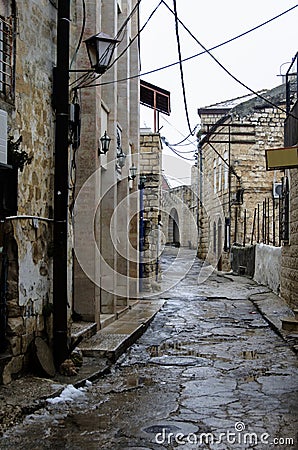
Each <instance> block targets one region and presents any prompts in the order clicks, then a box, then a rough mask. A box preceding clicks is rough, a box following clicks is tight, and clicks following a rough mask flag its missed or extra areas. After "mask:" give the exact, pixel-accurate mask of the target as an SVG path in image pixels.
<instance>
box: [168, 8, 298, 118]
mask: <svg viewBox="0 0 298 450" xmlns="http://www.w3.org/2000/svg"><path fill="white" fill-rule="evenodd" d="M162 2H163V4H164V5H165V6H166V7H167V8H168V9H169V10H170V11H171V13H172V14H174V15H175V11H173V10H172V9H171V8H170V6H169V5H168V4H167V3H166V2H165V1H164V0H162ZM178 20H179V23H180V24H181V25H182V26H183V28H184V29H185V30H186V31H187V32H188V33H189V34H190V36H191V37H192V38H193V39H194V40H195V41H196V42H197V43H198V44H199V45H200V46H201V47H202V48H203V49H204V51H205V52H206V53H208V55H209V56H210V57H211V58H212V59H213V60H214V61H215V62H216V63H217V64H218V65H219V66H220V67H221V68H222V69H223V70H224V71H225V72H226V73H227V74H228V75H229V76H230V77H231V78H233V80H235V81H236V82H237V83H239V84H240V85H241V86H243V87H244V88H245V89H247V90H248V91H250V92H251V93H252V94H254V95H256V96H257V97H259V98H260V99H261V100H263V101H265V102H266V103H268V104H269V105H271V106H273V107H274V108H276V109H278V110H280V111H282V112H283V113H286V111H285V109H283V108H281V107H280V106H278V105H276V104H275V103H273V102H271V100H269V99H268V98H266V97H264V96H263V95H261V94H259V93H258V92H257V91H255V90H254V89H251V88H250V87H249V86H247V84H245V83H243V82H242V81H241V80H239V78H237V77H236V76H235V75H233V74H232V73H231V72H230V71H229V70H228V69H227V68H226V67H225V66H224V65H223V64H222V63H221V62H220V61H219V60H218V59H217V58H216V57H215V56H214V55H213V54H212V53H211V51H210V50H208V49H207V48H206V47H205V46H204V45H203V44H202V43H201V42H200V41H199V40H198V38H197V37H196V36H195V35H194V34H193V33H192V32H191V31H190V29H189V28H188V27H187V26H186V25H184V23H183V22H182V21H181V20H180V19H179V18H178ZM289 115H291V116H292V117H294V118H295V119H298V117H296V116H294V115H293V114H291V113H290V114H289Z"/></svg>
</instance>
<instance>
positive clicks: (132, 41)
mask: <svg viewBox="0 0 298 450" xmlns="http://www.w3.org/2000/svg"><path fill="white" fill-rule="evenodd" d="M161 4H162V0H160V2H159V3H158V5H157V6H156V7H155V9H154V10H153V11H152V12H151V14H150V15H149V17H148V19H147V20H146V22H145V23H144V25H143V26H142V28H140V29H139V30H138V32H137V34H136V35H135V36H134V37H133V38H132V39H131V40H130V42H129V44H128V45H127V47H126V48H125V49H124V50H123V51H122V52H121V53H120V55H118V56H117V58H115V59H114V61H113V62H112V63H111V64H110V65H109V66H108V68H107V70H109V69H110V68H111V67H113V65H114V64H115V63H116V62H117V61H118V60H119V59H120V58H121V57H122V56H123V55H124V53H125V52H126V51H127V50H128V49H129V47H130V46H131V45H132V44H133V43H134V41H135V40H136V39H137V38H139V36H140V34H141V32H142V31H143V30H144V28H145V27H146V26H147V25H148V23H149V21H150V20H151V18H152V16H153V15H154V14H155V13H156V11H157V10H158V8H159V7H160V5H161Z"/></svg>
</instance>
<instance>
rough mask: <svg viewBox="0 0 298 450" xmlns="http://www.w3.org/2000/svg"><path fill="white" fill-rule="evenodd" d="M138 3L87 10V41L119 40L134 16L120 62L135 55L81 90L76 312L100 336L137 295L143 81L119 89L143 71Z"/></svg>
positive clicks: (93, 6)
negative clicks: (122, 159) (102, 144)
mask: <svg viewBox="0 0 298 450" xmlns="http://www.w3.org/2000/svg"><path fill="white" fill-rule="evenodd" d="M136 3H137V2H136V1H135V0H126V1H122V2H121V4H120V3H119V2H117V1H100V0H98V1H95V2H91V1H90V2H87V3H86V7H87V17H88V25H87V27H86V30H85V35H86V37H87V36H91V35H94V34H95V33H96V32H98V30H101V31H103V32H104V33H107V34H109V35H110V36H117V35H118V34H119V30H120V29H121V27H122V25H123V23H124V22H125V19H126V18H127V17H128V16H129V15H130V14H131V12H132V11H133V10H134V11H135V13H134V14H132V16H131V20H130V21H129V22H128V24H127V25H126V26H125V27H124V29H123V30H122V34H123V39H122V41H121V43H120V44H119V46H118V47H117V48H116V50H115V54H114V56H115V58H116V59H117V55H120V54H122V52H123V51H124V50H126V49H127V47H128V46H129V50H128V51H124V52H123V55H122V56H121V58H119V60H117V62H116V63H115V64H114V65H112V67H111V68H110V69H109V70H108V71H107V72H106V73H105V74H104V75H103V76H102V77H101V78H100V79H99V82H100V83H103V84H104V85H103V86H100V85H99V86H93V87H88V88H86V89H84V88H83V89H81V88H80V95H81V100H82V108H83V111H84V115H83V116H82V131H81V135H82V137H81V147H80V150H79V152H78V155H77V183H76V199H77V200H76V207H75V215H74V218H75V252H76V260H75V270H74V312H75V315H76V317H78V318H80V319H82V320H83V321H89V322H95V323H96V324H97V328H101V327H103V326H104V325H105V324H106V323H107V321H111V320H114V319H115V318H117V315H118V314H119V312H120V311H122V310H123V309H125V308H128V306H129V299H130V298H135V297H137V295H138V280H137V277H138V271H137V256H136V249H137V245H138V238H137V232H136V226H137V222H136V219H135V217H134V216H135V213H136V211H137V207H138V197H137V183H136V181H134V182H132V181H129V179H128V177H129V167H130V166H131V165H132V163H133V162H134V164H135V165H137V164H138V161H137V155H136V153H137V152H138V149H139V80H138V79H137V78H134V79H132V80H128V81H127V82H126V83H115V80H117V79H124V78H126V77H127V76H129V74H130V73H133V74H136V73H138V70H139V61H138V44H137V42H134V43H133V44H132V45H131V42H130V41H131V39H132V37H133V36H134V35H135V34H137V27H138V21H137V14H136V8H135V6H136ZM122 34H121V36H122ZM78 58H79V61H80V64H81V65H86V64H87V62H86V54H85V53H83V52H79V55H78ZM100 83H99V84H100ZM91 84H92V83H91ZM94 84H95V85H96V84H97V83H94ZM105 132H107V134H108V136H110V138H111V142H110V148H109V151H108V153H107V154H106V155H104V154H99V152H98V147H99V145H98V143H99V139H100V137H101V136H103V135H104V133H105ZM121 150H122V151H123V152H124V153H125V155H126V163H125V165H124V167H121V166H120V165H119V161H118V156H119V154H120V152H121ZM134 155H135V156H134ZM94 225H95V226H94ZM130 244H131V245H130Z"/></svg>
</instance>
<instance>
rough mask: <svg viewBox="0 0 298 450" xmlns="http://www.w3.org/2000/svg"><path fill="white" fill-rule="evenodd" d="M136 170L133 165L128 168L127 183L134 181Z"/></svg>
mask: <svg viewBox="0 0 298 450" xmlns="http://www.w3.org/2000/svg"><path fill="white" fill-rule="evenodd" d="M137 170H138V169H137V168H136V166H135V165H134V164H133V165H132V166H131V167H130V168H129V177H128V180H129V181H131V180H134V179H135V178H136V176H137Z"/></svg>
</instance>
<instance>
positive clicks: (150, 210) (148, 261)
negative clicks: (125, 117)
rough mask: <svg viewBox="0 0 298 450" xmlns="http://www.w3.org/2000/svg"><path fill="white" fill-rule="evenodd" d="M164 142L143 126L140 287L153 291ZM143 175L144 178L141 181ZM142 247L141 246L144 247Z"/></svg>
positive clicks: (157, 271)
mask: <svg viewBox="0 0 298 450" xmlns="http://www.w3.org/2000/svg"><path fill="white" fill-rule="evenodd" d="M161 152H162V145H161V140H160V135H159V134H158V133H152V132H151V131H150V130H147V129H144V130H143V129H141V133H140V176H141V178H140V184H139V192H140V209H142V210H141V211H140V234H141V239H143V245H142V246H143V251H142V252H141V255H140V258H141V261H140V266H141V272H142V273H141V274H140V283H141V286H140V289H141V290H142V291H149V292H152V291H154V290H157V289H158V283H159V281H160V279H159V275H160V268H159V254H160V252H161V245H162V231H163V230H162V228H161V226H160V223H161V192H162V190H161V186H162V157H161V156H162V155H161ZM142 176H143V177H144V180H143V181H142ZM141 250H142V249H141Z"/></svg>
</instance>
